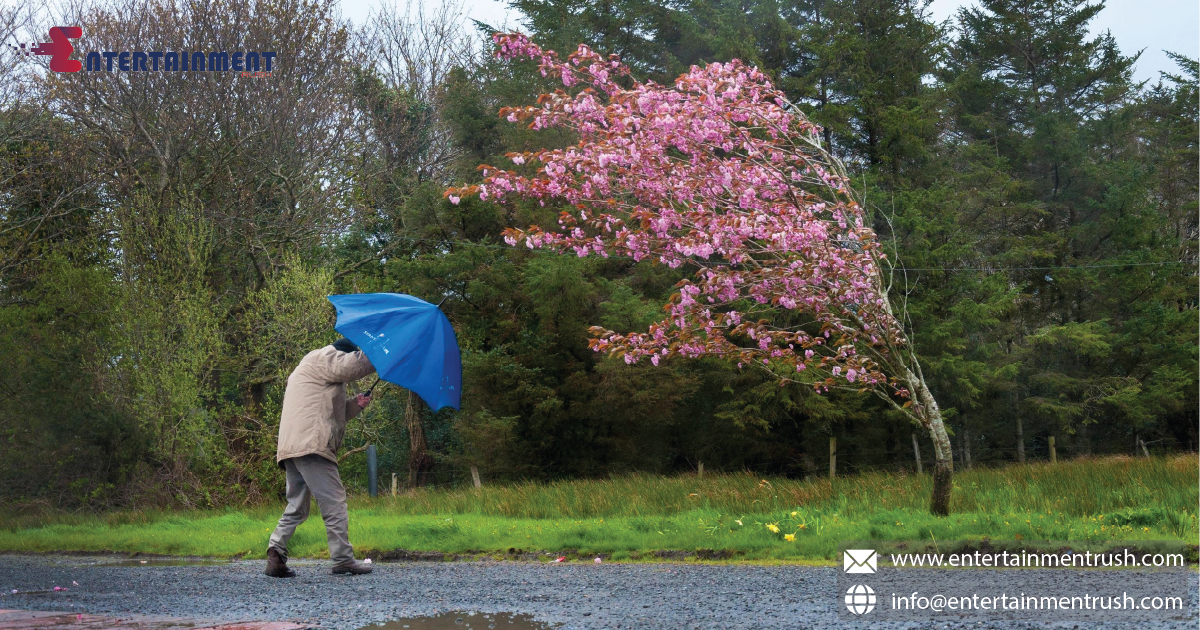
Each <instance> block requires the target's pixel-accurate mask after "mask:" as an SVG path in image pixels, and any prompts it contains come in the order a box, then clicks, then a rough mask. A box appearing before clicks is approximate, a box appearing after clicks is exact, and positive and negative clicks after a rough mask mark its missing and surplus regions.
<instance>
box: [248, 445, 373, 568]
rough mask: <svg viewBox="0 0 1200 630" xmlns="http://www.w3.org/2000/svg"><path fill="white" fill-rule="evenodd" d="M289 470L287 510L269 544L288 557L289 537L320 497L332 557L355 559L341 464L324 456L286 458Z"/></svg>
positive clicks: (286, 470) (336, 561)
mask: <svg viewBox="0 0 1200 630" xmlns="http://www.w3.org/2000/svg"><path fill="white" fill-rule="evenodd" d="M283 467H284V471H285V472H286V473H287V502H288V504H287V509H286V510H284V511H283V516H282V517H280V518H279V526H278V527H276V528H275V533H273V534H271V542H270V545H269V547H274V548H276V549H277V550H279V553H280V555H282V556H283V557H284V558H285V559H286V558H287V545H288V540H290V539H291V537H292V534H293V533H295V532H296V528H297V527H299V526H300V523H303V522H304V521H305V520H306V519H308V504H309V501H310V499H311V498H312V497H316V498H317V506H318V507H320V508H321V516H322V517H323V518H324V519H325V536H326V538H327V539H328V540H329V559H330V560H333V562H334V564H340V563H342V562H348V561H350V560H353V559H354V547H351V546H350V519H349V517H348V516H347V515H346V489H345V488H343V487H342V478H341V476H339V475H338V467H337V464H335V463H333V462H331V461H329V460H328V459H325V458H324V457H321V456H320V455H305V456H303V457H293V458H291V459H285V460H283Z"/></svg>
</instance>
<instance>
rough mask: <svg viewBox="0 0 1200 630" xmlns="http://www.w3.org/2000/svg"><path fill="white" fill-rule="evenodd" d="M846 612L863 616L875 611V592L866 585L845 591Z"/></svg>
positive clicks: (859, 585) (857, 585) (858, 585)
mask: <svg viewBox="0 0 1200 630" xmlns="http://www.w3.org/2000/svg"><path fill="white" fill-rule="evenodd" d="M846 610H849V611H850V612H852V613H854V614H856V615H865V614H867V613H869V612H871V611H872V610H875V591H873V590H871V587H870V586H867V585H866V584H856V585H854V586H851V587H850V588H849V589H847V590H846Z"/></svg>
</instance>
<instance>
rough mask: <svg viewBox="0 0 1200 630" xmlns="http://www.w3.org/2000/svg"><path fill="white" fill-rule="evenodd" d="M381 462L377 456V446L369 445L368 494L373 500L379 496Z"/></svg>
mask: <svg viewBox="0 0 1200 630" xmlns="http://www.w3.org/2000/svg"><path fill="white" fill-rule="evenodd" d="M378 462H379V460H378V459H377V456H376V454H375V445H374V444H368V445H367V494H370V495H371V498H372V499H374V498H375V497H377V496H379V465H378Z"/></svg>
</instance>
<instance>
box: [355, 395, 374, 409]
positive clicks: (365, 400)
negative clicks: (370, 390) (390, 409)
mask: <svg viewBox="0 0 1200 630" xmlns="http://www.w3.org/2000/svg"><path fill="white" fill-rule="evenodd" d="M354 400H355V402H357V403H358V408H359V409H366V408H367V405H369V404H371V397H370V396H367V395H366V394H359V395H358V396H355V397H354Z"/></svg>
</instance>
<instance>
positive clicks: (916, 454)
mask: <svg viewBox="0 0 1200 630" xmlns="http://www.w3.org/2000/svg"><path fill="white" fill-rule="evenodd" d="M912 439H913V457H915V458H917V474H918V475H920V474H922V473H924V472H925V471H923V470H921V446H920V445H919V444H917V434H916V433H913V434H912Z"/></svg>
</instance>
